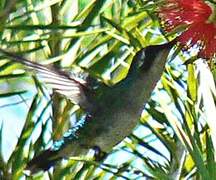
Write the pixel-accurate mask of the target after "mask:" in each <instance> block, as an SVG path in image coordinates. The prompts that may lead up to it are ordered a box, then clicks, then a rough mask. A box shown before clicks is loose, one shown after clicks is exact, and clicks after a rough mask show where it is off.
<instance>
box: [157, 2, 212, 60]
mask: <svg viewBox="0 0 216 180" xmlns="http://www.w3.org/2000/svg"><path fill="white" fill-rule="evenodd" d="M214 13H215V12H214V7H213V6H212V5H210V3H208V4H207V3H205V2H204V1H203V0H164V4H163V5H162V6H161V7H160V8H159V17H160V18H161V19H162V22H164V28H165V31H167V32H170V31H173V30H175V29H176V28H179V27H181V26H182V27H184V26H185V25H186V26H187V28H185V29H186V30H185V31H184V32H183V33H182V34H181V35H180V36H179V37H178V41H179V42H180V44H181V45H183V46H186V45H188V43H190V45H195V44H198V45H199V47H200V51H199V56H200V57H203V58H212V57H213V56H214V55H215V54H216V22H214V20H215V14H214Z"/></svg>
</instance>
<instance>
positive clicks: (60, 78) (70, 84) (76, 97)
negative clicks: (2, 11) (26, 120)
mask: <svg viewBox="0 0 216 180" xmlns="http://www.w3.org/2000/svg"><path fill="white" fill-rule="evenodd" d="M0 52H1V53H2V54H4V55H5V56H6V57H9V58H11V59H12V60H13V61H16V62H18V63H21V64H24V65H25V66H26V67H27V68H28V69H30V70H33V71H36V74H37V76H38V77H39V79H40V80H41V81H42V82H44V83H45V84H47V85H48V86H49V87H50V88H52V89H53V90H54V91H56V92H58V93H59V94H62V95H64V96H65V97H66V98H67V99H70V100H71V101H72V102H73V103H75V104H78V105H80V106H82V105H84V104H85V103H87V100H86V96H85V93H84V90H83V88H84V87H85V85H86V82H85V81H84V80H81V79H79V78H76V77H75V76H74V77H71V76H69V75H68V74H67V73H66V72H63V71H59V70H58V69H55V68H53V67H48V66H45V65H41V64H38V63H36V62H32V61H29V60H27V59H25V58H23V57H21V56H18V55H16V54H15V53H12V52H8V51H5V50H3V49H0Z"/></svg>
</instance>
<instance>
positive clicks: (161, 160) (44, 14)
mask: <svg viewBox="0 0 216 180" xmlns="http://www.w3.org/2000/svg"><path fill="white" fill-rule="evenodd" d="M158 5H160V1H156V0H155V1H153V0H152V1H151V0H150V1H145V0H143V1H141V0H117V1H114V0H111V1H99V0H98V1H97V0H73V1H70V0H49V1H48V0H22V1H21V0H7V1H6V0H1V1H0V21H1V26H0V39H1V40H0V45H1V47H2V48H5V49H10V50H13V51H15V52H17V53H18V54H22V55H25V56H26V57H28V58H29V59H31V60H33V61H37V62H40V63H44V64H54V66H56V67H58V68H65V69H67V70H71V69H73V70H74V71H76V70H79V67H82V68H85V69H86V70H87V71H89V72H91V73H92V74H93V75H94V76H95V77H97V78H100V79H102V80H103V81H104V82H105V83H107V84H115V83H117V82H119V81H120V80H121V79H123V78H124V77H125V76H126V73H127V71H128V68H129V66H128V65H127V63H128V64H130V63H131V61H132V59H133V57H134V56H135V54H136V53H137V52H138V51H140V50H141V49H143V48H144V47H146V46H148V45H153V44H162V43H165V42H167V40H171V39H173V38H174V36H176V35H173V34H166V35H165V34H164V32H163V31H162V29H161V26H160V22H159V20H158V19H157V17H156V13H155V10H156V7H157V6H158ZM192 57H194V52H193V51H191V52H190V53H185V52H182V51H181V50H180V49H178V48H175V49H174V50H173V51H172V53H171V56H170V58H169V62H168V63H167V66H166V70H165V72H164V74H163V76H162V78H161V81H160V82H159V83H158V84H157V87H156V89H155V90H154V92H153V93H152V97H151V99H150V101H149V103H148V104H147V105H146V106H145V107H146V108H145V109H144V111H143V114H142V117H141V119H140V121H139V124H138V126H137V128H136V129H134V131H133V132H132V134H131V135H130V136H129V137H128V138H126V139H125V140H124V141H123V142H122V143H120V144H119V145H117V146H116V147H114V148H113V151H112V152H110V154H109V156H108V157H107V158H106V159H105V160H104V162H102V163H101V164H99V163H97V162H94V161H92V160H91V159H90V158H88V157H87V158H83V157H77V158H71V159H70V160H68V161H67V160H64V161H62V162H61V163H59V164H58V165H57V166H56V167H55V168H52V169H51V170H50V171H49V172H44V173H43V172H41V173H39V174H36V175H34V176H32V175H28V174H27V173H25V171H23V170H24V168H25V165H26V163H27V162H28V161H29V159H31V158H32V157H33V155H34V154H37V153H39V152H40V151H42V150H43V149H44V148H46V147H48V146H49V145H50V144H51V143H52V140H55V139H59V138H60V137H61V136H62V134H63V133H64V132H65V131H66V130H67V128H69V127H70V126H72V125H73V123H74V121H75V120H76V119H77V118H79V110H77V107H74V106H72V105H71V104H70V103H69V102H68V101H67V100H65V99H63V98H61V97H60V96H58V94H55V93H54V94H53V95H52V98H53V99H54V100H53V102H52V103H51V102H50V96H49V94H48V90H47V89H46V88H45V87H44V86H43V85H42V84H40V82H39V81H38V79H37V78H36V77H35V76H34V75H33V76H30V74H29V73H27V72H25V71H24V69H25V68H24V67H23V66H21V65H19V64H15V63H13V62H11V61H9V60H7V59H5V58H4V57H2V56H1V61H0V98H1V101H0V112H1V114H2V117H0V122H1V131H0V134H1V136H0V148H1V153H0V176H1V178H3V179H20V178H23V179H44V178H47V179H62V178H65V179H145V178H146V179H148V178H153V179H158V178H160V179H181V178H185V179H189V178H194V179H209V178H210V177H215V171H214V169H215V154H214V153H215V151H214V149H215V145H216V143H215V138H214V137H215V135H216V133H215V132H216V131H215V123H214V117H215V116H214V114H215V112H216V111H215V103H214V102H215V92H216V91H215V86H214V80H213V78H212V73H211V72H214V65H212V66H211V71H210V70H209V68H208V66H207V64H206V63H205V62H203V61H202V60H199V61H195V62H194V61H193V59H192ZM186 60H191V61H187V62H189V63H186V64H183V62H186ZM90 156H91V154H90Z"/></svg>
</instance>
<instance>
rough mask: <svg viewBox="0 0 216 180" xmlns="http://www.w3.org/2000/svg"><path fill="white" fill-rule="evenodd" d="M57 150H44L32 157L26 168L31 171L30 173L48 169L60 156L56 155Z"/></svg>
mask: <svg viewBox="0 0 216 180" xmlns="http://www.w3.org/2000/svg"><path fill="white" fill-rule="evenodd" d="M56 155H57V152H56V151H52V150H49V149H48V150H46V151H44V152H42V153H41V154H39V155H38V156H36V157H35V158H33V159H32V160H31V161H29V162H28V163H27V167H26V170H29V171H31V173H37V172H38V171H41V170H44V171H45V170H48V169H49V168H50V167H51V166H53V165H54V164H55V163H56V162H57V161H58V160H60V159H61V157H58V156H56Z"/></svg>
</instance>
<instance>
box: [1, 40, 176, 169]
mask: <svg viewBox="0 0 216 180" xmlns="http://www.w3.org/2000/svg"><path fill="white" fill-rule="evenodd" d="M174 44H175V42H174V41H172V42H169V43H166V44H163V45H153V46H148V47H146V48H145V49H143V50H141V51H140V52H139V53H138V54H137V55H136V56H135V57H134V59H133V62H132V64H131V66H130V69H129V71H128V74H127V76H126V78H124V79H123V80H122V81H120V82H119V83H117V84H116V85H114V86H111V87H110V86H107V85H106V84H104V83H102V82H100V81H97V80H95V79H94V78H93V77H91V75H90V74H89V75H88V76H87V77H86V78H85V79H82V78H80V77H81V76H78V75H76V73H73V74H72V75H69V74H68V73H67V72H64V71H61V70H59V69H56V68H54V67H50V66H45V65H41V64H39V63H36V62H32V61H29V60H27V59H26V58H24V57H21V56H18V55H16V53H12V52H9V51H6V50H3V49H0V52H1V53H2V54H3V55H4V56H5V57H7V58H10V59H11V60H13V61H15V62H18V63H21V64H24V65H25V66H26V68H27V69H30V70H34V72H35V73H36V75H39V76H40V77H42V80H43V81H44V82H45V84H47V85H49V86H50V87H52V89H53V91H56V92H58V93H59V94H61V95H64V96H65V98H68V99H70V100H71V102H72V103H74V104H78V105H79V106H80V108H82V109H83V110H84V111H85V112H86V116H85V117H84V118H83V119H82V120H80V121H79V122H78V123H77V125H76V126H75V127H72V128H71V129H69V130H68V131H67V132H66V133H65V135H64V136H63V137H62V139H60V140H58V141H56V142H54V143H53V146H52V147H51V148H49V149H47V150H45V151H44V152H42V153H41V154H39V155H37V156H36V157H34V158H33V159H32V160H31V161H30V162H29V163H28V164H27V168H26V169H28V170H30V171H31V172H32V173H35V172H38V171H39V170H47V169H49V168H50V167H51V166H53V165H54V164H55V162H57V161H59V160H61V159H62V158H67V157H69V156H79V155H84V154H86V153H87V152H88V151H89V150H90V149H91V148H96V149H97V150H99V151H101V152H109V151H110V150H111V149H112V147H113V146H115V145H116V144H118V143H119V142H120V141H122V140H123V139H124V138H125V137H126V136H128V135H129V134H130V133H131V132H132V130H133V129H134V127H135V126H136V124H137V123H138V119H139V117H140V115H141V112H142V109H143V105H144V104H145V103H146V102H147V100H148V99H149V97H150V95H151V92H152V91H153V89H154V87H155V85H156V83H157V81H158V80H159V79H160V77H161V75H162V72H163V70H164V66H165V63H166V60H167V57H168V54H169V52H170V49H171V48H172V47H173V46H174ZM92 81H96V82H97V86H96V88H95V87H93V85H92Z"/></svg>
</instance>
